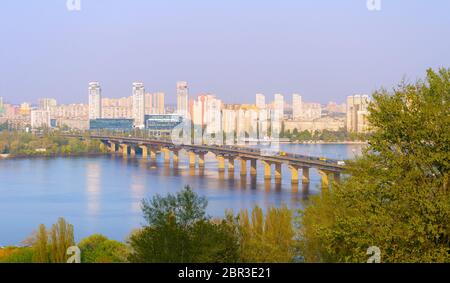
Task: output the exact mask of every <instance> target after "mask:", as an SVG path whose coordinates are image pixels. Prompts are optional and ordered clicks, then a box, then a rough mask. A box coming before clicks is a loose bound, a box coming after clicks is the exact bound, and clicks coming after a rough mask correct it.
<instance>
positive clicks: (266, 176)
mask: <svg viewBox="0 0 450 283" xmlns="http://www.w3.org/2000/svg"><path fill="white" fill-rule="evenodd" d="M262 163H263V164H264V179H265V180H271V179H272V169H271V166H270V165H271V164H270V163H269V162H267V161H262Z"/></svg>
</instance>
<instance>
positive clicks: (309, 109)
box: [301, 103, 322, 121]
mask: <svg viewBox="0 0 450 283" xmlns="http://www.w3.org/2000/svg"><path fill="white" fill-rule="evenodd" d="M321 117H322V105H321V104H320V103H302V114H301V120H306V121H311V120H315V119H319V118H321Z"/></svg>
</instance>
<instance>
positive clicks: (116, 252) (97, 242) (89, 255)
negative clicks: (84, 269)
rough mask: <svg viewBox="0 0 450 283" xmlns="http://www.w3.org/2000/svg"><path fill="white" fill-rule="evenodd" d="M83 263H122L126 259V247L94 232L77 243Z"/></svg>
mask: <svg viewBox="0 0 450 283" xmlns="http://www.w3.org/2000/svg"><path fill="white" fill-rule="evenodd" d="M78 247H79V248H80V250H81V262H83V263H122V262H126V261H127V257H128V252H129V251H128V247H127V246H126V245H125V244H123V243H121V242H118V241H114V240H110V239H108V238H107V237H105V236H103V235H100V234H94V235H91V236H89V237H87V238H84V239H83V240H81V241H80V242H79V243H78Z"/></svg>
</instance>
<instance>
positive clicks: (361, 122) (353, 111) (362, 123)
mask: <svg viewBox="0 0 450 283" xmlns="http://www.w3.org/2000/svg"><path fill="white" fill-rule="evenodd" d="M368 106H369V96H368V95H353V96H348V97H347V131H348V132H353V133H365V132H367V129H368V123H367V114H368V112H367V107H368Z"/></svg>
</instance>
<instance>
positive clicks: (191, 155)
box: [189, 151, 197, 168]
mask: <svg viewBox="0 0 450 283" xmlns="http://www.w3.org/2000/svg"><path fill="white" fill-rule="evenodd" d="M196 157H197V156H196V155H195V152H192V151H189V167H190V168H195V159H196Z"/></svg>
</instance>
